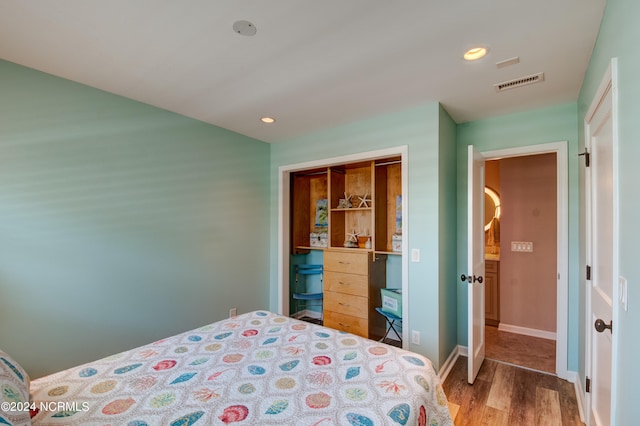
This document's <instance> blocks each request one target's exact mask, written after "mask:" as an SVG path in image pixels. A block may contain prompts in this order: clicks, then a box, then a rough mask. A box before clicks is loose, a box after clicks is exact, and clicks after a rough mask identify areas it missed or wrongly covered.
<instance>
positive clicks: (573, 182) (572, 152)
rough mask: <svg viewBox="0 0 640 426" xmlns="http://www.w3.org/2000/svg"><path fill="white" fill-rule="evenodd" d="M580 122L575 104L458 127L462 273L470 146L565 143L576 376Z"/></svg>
mask: <svg viewBox="0 0 640 426" xmlns="http://www.w3.org/2000/svg"><path fill="white" fill-rule="evenodd" d="M577 123H578V118H577V105H576V104H575V103H570V104H565V105H559V106H554V107H550V108H543V109H538V110H535V111H530V112H523V113H518V114H512V115H506V116H501V117H494V118H489V119H485V120H479V121H474V122H470V123H463V124H460V125H458V128H457V132H458V136H457V143H458V155H457V160H458V192H457V193H458V244H457V250H458V273H457V276H458V277H459V276H460V275H462V274H466V273H467V146H468V145H474V146H475V147H476V148H477V149H478V150H479V151H491V150H497V149H505V148H516V147H522V146H528V145H538V144H543V143H550V142H559V141H567V148H568V161H569V165H568V166H569V167H568V173H569V182H568V183H569V237H568V243H569V277H568V284H569V310H568V317H569V323H568V339H569V341H568V354H567V357H568V360H567V368H568V370H570V371H578V357H579V347H578V338H579V324H580V322H582V321H583V320H582V318H583V317H580V316H579V312H580V306H579V298H578V292H579V289H578V285H579V282H578V274H579V273H578V254H579V245H578V242H579V241H578V215H579V212H578V208H579V205H578V166H579V161H578V156H577V154H578V125H577ZM458 342H459V343H460V344H461V345H463V346H466V345H467V284H466V283H463V282H461V281H460V280H458Z"/></svg>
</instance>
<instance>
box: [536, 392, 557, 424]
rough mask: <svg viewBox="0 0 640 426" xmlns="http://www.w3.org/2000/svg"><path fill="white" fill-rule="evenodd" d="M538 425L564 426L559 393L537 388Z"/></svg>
mask: <svg viewBox="0 0 640 426" xmlns="http://www.w3.org/2000/svg"><path fill="white" fill-rule="evenodd" d="M535 424H537V425H547V426H562V412H561V411H560V397H559V396H558V392H557V391H554V390H550V389H546V388H541V387H537V388H536V423H535Z"/></svg>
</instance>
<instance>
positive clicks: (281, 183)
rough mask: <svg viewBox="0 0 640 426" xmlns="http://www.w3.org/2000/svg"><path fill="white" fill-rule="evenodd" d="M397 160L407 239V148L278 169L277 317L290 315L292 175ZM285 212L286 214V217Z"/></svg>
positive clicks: (405, 273)
mask: <svg viewBox="0 0 640 426" xmlns="http://www.w3.org/2000/svg"><path fill="white" fill-rule="evenodd" d="M393 156H400V158H401V163H402V167H401V170H402V172H401V173H402V194H403V197H402V212H403V213H402V214H403V220H402V235H405V236H409V196H408V194H409V147H408V146H407V145H402V146H396V147H392V148H385V149H379V150H375V151H368V152H361V153H357V154H349V155H342V156H338V157H330V158H325V159H321V160H312V161H306V162H302V163H295V164H289V165H285V166H280V167H278V231H277V232H278V313H279V314H281V315H286V313H288V312H289V297H288V294H285V288H287V287H288V285H289V280H288V277H287V276H286V275H285V272H284V271H288V270H289V248H288V246H287V243H286V242H288V241H289V238H290V235H289V234H290V217H289V214H288V212H289V211H290V209H289V204H290V201H291V200H290V181H289V177H290V175H291V173H293V172H296V171H300V170H306V169H313V168H318V167H324V166H329V165H339V164H346V163H353V162H358V161H367V160H375V159H377V158H385V157H393ZM285 212H287V214H285ZM402 252H403V253H405V255H404V256H402V318H403V327H402V342H403V343H402V345H403V348H404V349H408V347H409V343H408V342H409V330H410V326H409V319H410V316H409V256H407V255H406V253H408V252H409V238H403V239H402Z"/></svg>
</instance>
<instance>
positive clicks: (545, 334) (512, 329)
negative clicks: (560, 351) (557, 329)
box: [498, 322, 556, 340]
mask: <svg viewBox="0 0 640 426" xmlns="http://www.w3.org/2000/svg"><path fill="white" fill-rule="evenodd" d="M498 330H500V331H505V332H507V333H516V334H524V335H525V336H532V337H539V338H541V339H549V340H556V333H554V332H553V331H546V330H538V329H535V328H527V327H520V326H519V325H511V324H505V323H503V322H501V323H500V325H498Z"/></svg>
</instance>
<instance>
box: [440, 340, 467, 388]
mask: <svg viewBox="0 0 640 426" xmlns="http://www.w3.org/2000/svg"><path fill="white" fill-rule="evenodd" d="M460 348H461V346H460V345H458V346H455V347H454V348H453V350H452V351H451V353H450V354H449V356H448V357H447V359H446V361H445V362H444V363H443V364H442V365H441V366H440V370H439V371H438V376H439V377H440V381H441V382H442V383H444V381H445V380H447V377H448V376H449V373H451V370H453V366H454V365H456V361H457V360H458V358H460V356H461V354H460ZM465 349H466V348H465Z"/></svg>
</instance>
